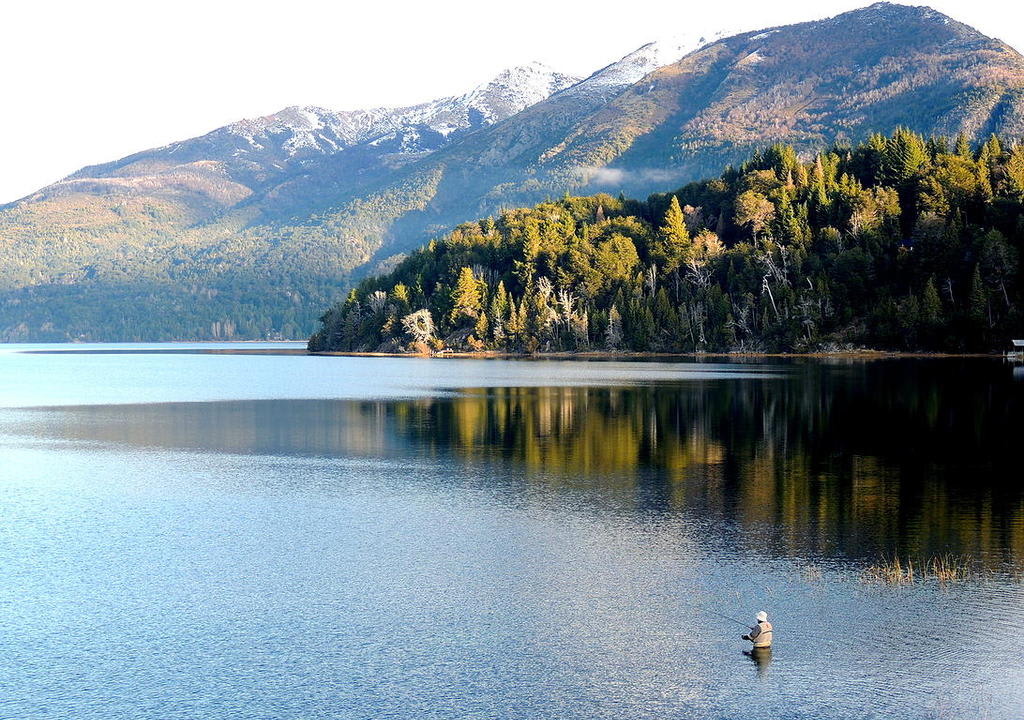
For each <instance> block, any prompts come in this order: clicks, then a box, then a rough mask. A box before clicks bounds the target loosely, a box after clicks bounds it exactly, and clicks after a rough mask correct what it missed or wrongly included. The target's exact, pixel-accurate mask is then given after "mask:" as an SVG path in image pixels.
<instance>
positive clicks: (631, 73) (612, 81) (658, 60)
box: [567, 30, 731, 94]
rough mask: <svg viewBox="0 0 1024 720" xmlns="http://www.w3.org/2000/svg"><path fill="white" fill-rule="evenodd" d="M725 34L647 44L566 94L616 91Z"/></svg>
mask: <svg viewBox="0 0 1024 720" xmlns="http://www.w3.org/2000/svg"><path fill="white" fill-rule="evenodd" d="M728 34H731V33H727V32H726V31H724V30H723V31H721V32H717V33H714V34H712V35H683V36H676V37H672V38H668V39H663V40H656V41H654V42H650V43H647V44H646V45H643V46H641V47H639V48H637V49H636V50H634V51H633V52H631V53H629V54H628V55H626V56H624V57H623V58H622V59H621V60H619V61H617V62H614V63H612V64H611V65H608V66H607V67H604V68H601V69H600V70H598V71H597V72H595V73H594V74H593V75H591V76H590V77H588V78H587V79H586V80H584V81H583V82H581V83H579V84H578V85H576V86H575V87H572V88H570V89H569V90H568V91H567V92H572V93H578V92H596V93H601V94H608V93H610V92H617V91H619V90H622V89H625V88H626V87H628V86H630V85H633V84H634V83H636V82H638V81H640V80H641V79H642V78H644V77H646V76H647V75H649V74H650V73H652V72H654V71H655V70H657V69H658V68H660V67H664V66H665V65H669V64H671V63H674V62H676V61H677V60H680V59H681V58H683V57H685V56H687V55H689V54H690V53H692V52H694V51H695V50H699V49H700V48H702V47H704V46H706V45H710V44H711V43H713V42H716V41H718V40H720V39H722V38H723V37H725V36H726V35H728Z"/></svg>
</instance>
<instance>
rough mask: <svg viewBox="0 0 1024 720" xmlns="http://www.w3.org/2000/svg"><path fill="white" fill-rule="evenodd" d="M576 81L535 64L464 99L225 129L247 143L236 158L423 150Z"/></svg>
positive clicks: (303, 114) (304, 110)
mask: <svg viewBox="0 0 1024 720" xmlns="http://www.w3.org/2000/svg"><path fill="white" fill-rule="evenodd" d="M577 82H579V78H576V77H573V76H571V75H566V74H563V73H559V72H556V71H555V70H552V69H551V68H549V67H547V66H546V65H543V64H541V63H537V62H534V63H530V64H528V65H523V66H521V67H514V68H509V69H507V70H504V71H502V72H501V73H499V74H498V75H497V76H495V77H494V78H493V79H491V80H489V81H488V82H485V83H482V84H481V85H478V86H477V87H475V88H473V89H472V90H470V91H469V92H467V93H464V94H463V95H457V96H452V97H445V98H440V99H438V100H434V101H431V102H427V103H421V104H419V105H411V106H408V107H399V108H374V109H370V110H349V111H332V110H327V109H324V108H320V107H314V106H305V107H289V108H285V109H284V110H281V111H280V112H277V113H274V114H273V115H267V116H266V117H261V118H253V119H249V120H242V121H240V122H237V123H234V124H232V125H229V126H227V127H226V128H224V131H225V132H226V133H227V134H229V135H233V136H235V137H238V138H240V139H242V140H244V141H245V146H243V147H240V148H239V149H237V150H236V151H235V154H236V155H237V154H244V153H245V152H246V151H247V150H248V149H252V150H254V151H262V150H265V149H267V148H269V147H279V148H280V149H281V150H283V151H284V153H285V154H286V155H287V156H288V157H294V156H309V155H317V154H327V155H329V154H333V153H336V152H339V151H341V150H344V149H346V148H350V147H353V146H356V145H361V144H364V143H365V144H369V145H373V146H385V145H386V146H389V147H390V146H391V145H393V146H394V148H393V149H394V150H395V151H397V152H422V151H424V150H433V149H436V147H437V146H439V145H441V144H444V142H445V141H447V139H448V138H449V137H450V136H451V135H453V134H455V133H458V132H460V131H464V130H470V129H474V128H477V127H483V126H486V125H491V124H493V123H496V122H500V121H501V120H504V119H505V118H508V117H511V116H512V115H515V114H516V113H518V112H520V111H522V110H524V109H526V108H527V107H529V106H531V105H534V104H536V103H538V102H540V101H541V100H544V99H545V98H547V97H549V96H550V95H552V94H553V93H556V92H558V91H560V90H563V89H565V88H567V87H570V86H572V85H574V84H576V83H577Z"/></svg>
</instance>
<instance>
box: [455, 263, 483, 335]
mask: <svg viewBox="0 0 1024 720" xmlns="http://www.w3.org/2000/svg"><path fill="white" fill-rule="evenodd" d="M451 297H452V304H453V307H452V311H451V320H452V322H454V323H458V322H459V321H461V320H464V319H467V318H468V319H470V320H474V321H475V320H476V319H477V318H478V317H480V314H481V308H482V304H483V298H482V297H481V294H480V285H479V284H478V283H477V279H476V277H475V276H474V275H473V270H472V268H469V267H463V268H462V269H461V270H460V271H459V279H458V281H457V282H456V284H455V287H454V288H453V289H452V293H451Z"/></svg>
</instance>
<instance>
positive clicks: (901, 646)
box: [0, 344, 1024, 720]
mask: <svg viewBox="0 0 1024 720" xmlns="http://www.w3.org/2000/svg"><path fill="white" fill-rule="evenodd" d="M215 347H216V346H182V345H175V346H97V347H87V346H85V347H84V346H57V347H56V348H55V347H54V346H38V347H31V346H0V717H2V718H8V717H10V718H19V719H21V718H132V719H147V720H148V719H153V720H157V719H159V720H166V719H168V718H295V719H299V718H367V719H369V718H410V719H411V718H481V719H483V718H523V719H534V718H538V719H544V718H552V719H554V718H710V719H717V718H736V717H744V718H807V719H811V718H815V719H818V718H876V717H877V718H883V717H900V718H966V717H970V718H981V717H985V718H999V719H1002V718H1006V719H1009V718H1014V719H1019V718H1021V717H1024V647H1022V640H1021V638H1022V637H1024V635H1022V630H1021V628H1024V582H1022V577H1024V481H1022V479H1021V475H1022V473H1021V471H1020V468H1021V467H1022V462H1024V433H1022V430H1024V379H1022V378H1020V377H1019V375H1020V373H1018V377H1016V378H1015V376H1014V368H1013V367H1012V366H1010V365H1008V364H1005V363H1003V362H1000V361H997V360H939V359H934V360H877V361H870V362H861V361H857V362H854V361H839V360H835V361H816V362H812V361H804V362H796V361H794V362H782V361H757V362H754V361H746V362H730V363H724V362H703V363H694V362H680V363H664V362H636V363H631V362H569V361H504V360H425V359H415V358H408V359H406V358H394V359H391V358H312V357H305V356H301V355H287V354H281V355H273V354H266V355H260V354H224V353H210V352H205V350H208V349H212V348H215ZM289 347H291V349H295V346H288V345H282V344H277V345H265V346H259V345H249V346H246V348H244V349H246V350H247V351H248V352H259V351H261V350H268V349H277V350H287V349H288V348H289ZM54 349H58V350H60V352H46V353H38V352H32V351H33V350H54ZM168 349H170V350H173V351H174V352H155V351H156V350H168ZM221 349H223V348H221ZM82 350H87V351H88V352H82ZM110 350H113V351H114V352H109V351H110ZM141 351H145V352H141ZM943 552H953V553H959V554H965V555H968V556H969V557H970V558H971V559H972V562H974V563H975V565H976V567H977V568H978V569H979V574H978V576H977V577H975V578H974V579H971V580H967V581H962V582H955V583H951V584H947V585H945V586H943V585H939V584H938V583H936V582H934V581H928V582H924V583H916V584H914V585H909V586H902V587H889V586H880V585H878V584H874V583H871V582H868V581H866V580H865V578H864V569H865V568H866V567H867V566H868V565H869V564H871V563H873V562H876V561H878V559H879V558H881V557H882V556H884V555H890V556H891V555H893V554H900V555H904V556H913V557H917V556H922V555H931V554H935V553H943ZM761 609H765V610H767V611H768V612H769V614H770V615H771V617H772V620H773V622H774V623H775V626H776V629H777V636H776V647H775V649H774V652H773V655H772V657H771V658H770V661H768V662H761V661H755V660H752V659H751V658H750V657H748V656H746V655H744V654H743V652H742V651H743V649H744V648H745V646H746V645H747V643H744V642H743V641H742V640H740V638H739V636H740V635H741V634H742V633H743V632H744V630H743V628H741V627H740V626H739V624H738V623H735V622H733V621H732V620H730V619H729V617H731V618H739V619H740V620H744V621H746V620H747V619H748V618H752V616H753V615H754V613H755V612H756V611H758V610H761ZM724 616H728V617H724Z"/></svg>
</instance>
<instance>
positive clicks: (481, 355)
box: [308, 350, 1005, 360]
mask: <svg viewBox="0 0 1024 720" xmlns="http://www.w3.org/2000/svg"><path fill="white" fill-rule="evenodd" d="M308 354H309V355H318V356H325V357H409V358H429V359H446V358H454V359H467V358H470V359H472V358H476V359H530V358H534V359H545V360H546V359H552V360H574V359H583V360H587V359H596V360H616V359H618V360H633V359H649V358H666V359H670V358H692V359H704V358H709V359H721V358H725V359H728V358H834V359H849V360H876V359H887V358H893V359H896V358H918V359H922V360H925V359H938V358H994V359H996V358H998V359H1001V358H1003V357H1005V354H1004V353H942V352H923V351H921V352H905V351H895V350H841V351H835V352H824V351H822V352H809V353H785V352H779V353H770V352H716V353H695V352H693V353H670V352H611V351H584V352H564V351H562V352H535V353H513V352H502V351H498V350H480V351H464V352H437V353H429V354H428V353H388V352H340V351H320V352H310V353H308Z"/></svg>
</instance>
